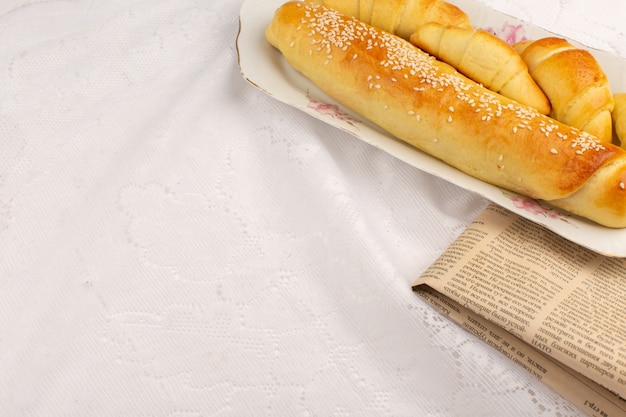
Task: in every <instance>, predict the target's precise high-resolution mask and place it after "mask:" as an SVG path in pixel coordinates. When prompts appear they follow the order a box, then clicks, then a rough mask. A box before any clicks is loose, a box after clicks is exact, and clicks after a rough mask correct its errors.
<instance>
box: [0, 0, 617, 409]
mask: <svg viewBox="0 0 626 417" xmlns="http://www.w3.org/2000/svg"><path fill="white" fill-rule="evenodd" d="M258 1H262V0H258ZM483 1H484V3H485V4H488V5H490V6H491V7H493V8H495V9H498V10H501V11H504V12H506V13H509V14H512V15H515V16H517V17H521V18H524V19H526V20H529V21H532V22H535V23H536V24H538V25H540V26H543V27H546V28H548V29H551V30H554V31H556V32H559V33H562V34H563V35H565V36H569V37H572V38H574V39H576V40H579V41H582V42H585V43H587V44H589V45H591V46H596V47H599V48H602V49H606V50H609V51H613V52H616V53H619V54H620V55H622V56H626V35H625V33H624V31H623V25H622V22H623V18H624V17H625V16H626V13H625V6H624V4H625V3H624V2H623V1H622V0H560V1H557V0H524V1H513V0H483ZM241 3H242V1H241V0H236V1H233V0H169V1H168V0H150V1H148V0H107V1H95V0H48V1H28V0H23V1H22V0H11V1H8V2H4V3H3V2H2V1H1V0H0V45H1V47H0V415H2V416H129V417H130V416H145V417H153V416H155V417H156V416H159V417H161V416H163V417H166V416H167V417H198V416H247V415H249V416H279V415H284V416H348V415H359V416H361V415H363V416H503V415H507V416H509V415H511V416H512V415H515V416H561V417H562V416H582V415H584V414H583V413H582V411H580V410H578V409H577V408H575V407H574V406H572V405H571V404H570V403H569V402H568V401H566V400H564V399H562V398H561V397H560V396H559V395H558V394H556V393H555V392H553V391H552V390H550V389H548V388H547V387H546V386H545V385H543V384H542V383H541V382H539V381H537V380H535V379H534V378H533V377H532V376H530V375H528V374H527V373H526V371H524V370H523V369H520V368H519V367H517V366H516V365H514V364H512V363H510V362H508V361H507V360H506V359H504V358H503V357H502V356H501V355H500V354H498V353H497V352H495V351H494V350H492V349H491V348H489V347H488V346H486V345H484V344H483V343H482V342H480V341H478V340H477V339H475V338H474V337H473V336H471V335H470V334H469V333H467V332H466V331H464V330H462V329H461V328H460V327H458V326H456V325H454V324H452V323H450V322H449V321H447V320H446V319H444V318H442V317H441V316H439V315H438V314H437V313H436V312H435V311H434V310H432V309H431V308H429V307H428V306H427V305H425V303H424V302H422V301H421V300H419V299H417V298H416V297H415V296H414V294H413V293H412V292H411V289H410V284H411V282H412V281H413V280H414V278H415V277H416V276H417V275H418V274H419V273H420V272H421V271H423V270H424V269H425V268H426V267H427V266H428V265H429V264H430V263H431V262H432V261H433V260H434V259H435V258H436V257H437V256H438V255H439V254H440V253H441V252H442V251H443V249H444V248H445V247H446V246H447V245H448V244H449V243H450V242H451V241H452V240H453V239H454V238H455V237H456V236H457V235H458V234H459V233H460V232H461V231H462V230H463V228H464V226H465V225H466V224H467V223H468V222H469V221H471V220H472V219H473V218H474V217H475V216H476V215H477V214H478V213H479V212H480V210H481V209H482V208H483V207H484V206H485V204H486V203H485V201H483V200H482V199H480V198H479V197H477V196H475V195H472V194H470V193H468V192H465V191H463V190H461V189H459V188H457V187H456V186H454V185H452V184H448V183H445V182H443V181H440V180H437V179H435V178H433V177H430V176H428V175H426V174H424V173H422V172H420V171H419V170H417V169H414V168H412V167H409V166H407V165H405V164H403V163H401V162H398V161H397V160H395V159H393V158H392V157H390V156H388V155H386V154H384V153H382V152H380V151H377V150H376V149H374V148H372V147H371V146H368V145H365V144H364V143H362V142H360V141H359V140H357V139H355V138H353V137H351V136H348V135H347V134H345V133H343V132H340V131H338V130H336V129H333V128H331V127H328V126H327V125H325V124H324V123H322V122H320V121H318V120H315V119H312V118H310V117H308V116H305V115H304V114H302V113H300V112H299V111H297V110H294V109H292V108H290V107H288V106H286V105H284V104H282V103H279V102H277V101H275V100H273V99H271V98H270V97H268V96H266V95H264V94H263V93H261V92H259V91H258V90H256V89H255V88H253V87H252V86H250V85H248V84H247V83H246V82H245V81H244V80H243V79H242V77H241V75H240V73H239V70H238V67H237V52H236V48H235V40H236V36H237V30H238V12H239V8H240V6H241Z"/></svg>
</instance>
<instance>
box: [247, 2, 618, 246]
mask: <svg viewBox="0 0 626 417" xmlns="http://www.w3.org/2000/svg"><path fill="white" fill-rule="evenodd" d="M285 1H286V0H263V1H259V0H247V1H246V2H245V3H244V4H243V6H242V8H241V11H240V16H239V17H240V32H239V36H238V38H237V49H238V53H239V67H240V70H241V73H242V75H243V77H244V78H245V79H246V80H247V81H248V82H249V83H251V84H252V85H254V86H255V87H257V88H259V89H261V90H262V91H264V92H265V93H267V94H268V95H270V96H271V97H273V98H275V99H277V100H280V101H283V102H285V103H287V104H289V105H291V106H293V107H295V108H298V109H300V110H302V111H303V112H305V113H308V114H309V115H311V116H313V117H316V118H318V119H320V120H322V121H324V122H326V123H328V124H330V125H333V126H335V127H337V128H339V129H342V130H344V131H346V132H349V133H350V134H352V135H354V136H356V137H357V138H359V139H361V140H363V141H365V142H367V143H369V144H371V145H372V146H375V147H377V148H379V149H381V150H383V151H385V152H388V153H389V154H391V155H393V156H395V157H396V158H398V159H400V160H402V161H404V162H406V163H408V164H410V165H412V166H414V167H416V168H418V169H420V170H422V171H425V172H428V173H430V174H432V175H434V176H437V177H439V178H442V179H445V180H447V181H449V182H451V183H453V184H457V185H459V186H460V187H463V188H464V189H467V190H469V191H472V192H475V193H477V194H479V195H481V196H483V197H485V198H486V199H488V200H490V201H492V202H494V203H496V204H498V205H500V206H502V207H504V208H506V209H509V210H511V211H513V212H515V213H517V214H519V215H520V216H522V217H525V218H527V219H529V220H531V221H533V222H535V223H538V224H541V225H543V226H545V227H546V228H548V229H549V230H552V231H553V232H555V233H557V234H559V235H561V236H563V237H564V238H566V239H568V240H570V241H573V242H575V243H577V244H579V245H581V246H583V247H586V248H588V249H591V250H593V251H595V252H598V253H601V254H603V255H606V256H614V257H626V229H610V228H606V227H603V226H599V225H597V224H595V223H593V222H590V221H587V220H585V219H582V218H579V217H577V216H573V215H571V214H569V213H566V212H563V211H562V210H558V209H555V208H552V207H550V206H548V205H546V204H544V203H541V202H537V201H535V200H533V199H529V198H527V197H523V196H520V195H518V194H515V193H512V192H510V191H506V190H503V189H501V188H498V187H495V186H492V185H490V184H487V183H484V182H482V181H480V180H477V179H475V178H473V177H471V176H469V175H466V174H464V173H462V172H460V171H458V170H456V169H455V168H452V167H450V166H449V165H447V164H445V163H443V162H441V161H439V160H438V159H436V158H433V157H431V156H429V155H427V154H425V153H423V152H421V151H419V150H417V149H415V148H413V147H411V146H410V145H407V144H405V143H403V142H401V141H399V140H398V139H396V138H394V137H393V136H391V135H390V134H388V133H386V132H385V131H383V130H382V129H380V128H378V127H376V126H375V125H373V124H372V123H370V122H368V121H366V120H364V119H363V118H361V117H360V116H358V115H356V114H354V113H353V112H351V111H350V110H348V109H346V108H344V107H342V106H341V105H338V104H337V103H336V102H335V101H334V100H332V99H331V98H330V97H328V96H327V95H326V94H324V93H323V92H322V91H321V90H319V89H318V88H317V87H316V86H315V85H314V84H313V83H311V82H310V81H309V80H308V79H306V78H305V77H304V76H302V75H301V74H300V73H298V72H296V71H295V70H294V69H293V68H291V66H289V64H287V63H286V62H285V60H284V59H283V58H282V55H281V54H280V53H279V52H278V51H277V50H275V49H274V48H273V47H272V46H270V45H269V44H268V42H267V41H266V40H265V35H264V32H265V28H266V27H267V25H268V24H269V22H270V21H271V19H272V17H273V15H274V11H275V10H276V9H277V8H278V7H279V6H280V5H281V4H283V3H284V2H285ZM452 2H453V3H454V4H456V5H457V6H459V7H461V8H462V9H463V10H464V11H465V12H466V13H467V14H468V15H469V16H470V18H471V20H472V23H473V25H474V26H476V27H481V28H485V29H486V28H490V29H492V30H493V31H494V32H496V33H497V34H498V35H499V36H501V37H505V36H507V37H509V40H510V39H511V37H513V38H515V39H517V40H521V39H522V37H526V38H529V39H536V38H539V37H544V36H554V34H552V33H549V32H547V31H545V30H543V29H541V28H538V27H535V26H532V25H530V24H528V23H525V22H522V21H520V20H518V19H516V18H514V17H511V16H507V15H505V14H502V13H499V12H496V11H494V10H492V9H489V8H486V7H484V6H482V5H480V4H478V3H475V2H474V1H473V0H452ZM572 43H573V44H575V45H578V46H582V45H579V44H576V42H572ZM585 49H587V50H589V51H590V52H592V53H593V54H594V55H595V57H596V58H597V59H598V61H599V62H600V64H601V65H602V66H603V68H604V70H605V72H606V73H607V75H608V77H609V79H610V80H611V86H612V87H613V89H614V90H615V91H626V60H624V59H623V58H620V57H617V56H615V55H612V54H609V53H605V52H602V51H596V50H593V49H591V48H587V47H585Z"/></svg>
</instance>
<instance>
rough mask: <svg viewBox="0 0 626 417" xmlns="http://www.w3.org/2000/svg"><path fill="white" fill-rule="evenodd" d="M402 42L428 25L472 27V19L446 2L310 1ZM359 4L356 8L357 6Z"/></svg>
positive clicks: (382, 0)
mask: <svg viewBox="0 0 626 417" xmlns="http://www.w3.org/2000/svg"><path fill="white" fill-rule="evenodd" d="M311 2H312V3H317V4H320V5H322V6H324V7H328V8H329V9H335V10H337V11H338V12H339V13H342V14H345V15H348V16H352V17H355V18H357V19H360V20H361V21H362V22H365V23H367V24H370V25H372V26H375V27H377V28H379V29H382V30H385V31H387V32H390V33H393V34H395V35H398V36H400V37H401V38H403V39H406V40H408V39H409V37H410V36H411V35H412V34H413V33H414V32H415V31H416V30H417V28H419V27H420V26H422V25H424V24H425V23H428V22H439V23H442V24H445V25H454V26H459V27H466V28H470V27H471V22H470V19H469V16H468V15H467V14H466V13H465V12H464V11H463V10H461V9H460V8H458V7H457V6H455V5H454V4H451V3H448V2H445V1H443V0H360V1H358V0H311ZM355 3H356V4H355Z"/></svg>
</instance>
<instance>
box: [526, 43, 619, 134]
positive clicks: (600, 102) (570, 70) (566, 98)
mask: <svg viewBox="0 0 626 417" xmlns="http://www.w3.org/2000/svg"><path fill="white" fill-rule="evenodd" d="M514 48H515V50H517V52H518V53H519V54H520V56H521V57H522V59H523V60H524V61H525V62H526V64H527V65H528V69H529V71H530V74H531V75H532V77H533V78H534V79H535V80H536V81H537V84H539V86H540V87H541V88H542V89H543V91H544V92H545V93H546V95H547V96H548V98H549V99H550V103H551V105H552V113H551V116H552V117H554V118H555V119H557V120H559V121H561V122H563V123H565V124H568V125H571V126H574V127H576V128H578V129H582V130H584V131H586V132H589V133H591V134H592V135H594V136H596V137H597V138H598V139H600V140H601V141H602V142H605V143H610V142H611V141H612V126H611V111H612V110H613V97H612V93H611V88H610V86H609V80H608V78H607V76H606V74H605V73H604V71H603V70H602V68H601V67H600V64H599V63H598V62H597V61H596V59H595V58H594V57H593V55H591V53H589V51H586V50H584V49H578V48H576V47H574V46H573V45H571V44H570V43H569V42H568V41H567V40H565V39H561V38H556V37H547V38H542V39H538V40H536V41H525V42H523V43H521V44H518V45H515V46H514Z"/></svg>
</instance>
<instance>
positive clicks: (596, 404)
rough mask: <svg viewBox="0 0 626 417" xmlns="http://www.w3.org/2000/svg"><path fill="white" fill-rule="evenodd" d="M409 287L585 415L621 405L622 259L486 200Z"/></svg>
mask: <svg viewBox="0 0 626 417" xmlns="http://www.w3.org/2000/svg"><path fill="white" fill-rule="evenodd" d="M413 289H414V291H415V292H416V294H418V295H419V296H421V297H423V298H424V299H426V300H427V301H428V302H429V303H430V304H431V305H433V306H434V307H436V308H437V309H439V310H440V311H441V312H442V313H443V314H445V315H447V316H448V317H449V318H451V319H452V320H454V321H456V322H457V323H459V324H460V325H461V326H463V327H464V328H465V329H467V330H468V331H469V332H470V333H472V334H474V335H475V336H477V337H478V338H480V339H482V340H483V341H485V342H486V343H488V344H489V345H491V346H493V347H494V348H495V349H497V350H498V351H500V352H501V353H502V354H504V355H505V356H507V357H508V358H510V359H511V360H513V361H515V362H516V363H517V364H519V365H520V366H522V367H524V368H526V369H527V370H528V371H529V372H531V373H532V374H534V375H535V376H537V377H538V378H540V379H541V380H542V381H544V382H545V383H546V384H547V385H549V386H551V387H552V388H553V389H555V390H556V391H558V392H560V393H561V394H562V395H563V396H564V397H566V398H568V399H569V400H570V401H572V402H573V403H574V404H576V405H578V406H579V407H580V408H581V409H583V410H585V411H586V412H587V413H588V414H589V415H591V416H594V417H596V416H597V417H607V416H608V417H617V416H624V415H626V259H624V258H612V257H605V256H603V255H600V254H598V253H596V252H593V251H590V250H588V249H585V248H583V247H581V246H579V245H576V244H575V243H572V242H570V241H568V240H566V239H564V238H562V237H560V236H558V235H556V234H554V233H553V232H551V231H549V230H547V229H545V228H543V227H542V226H540V225H537V224H535V223H533V222H530V221H528V220H526V219H524V218H522V217H520V216H518V215H516V214H514V213H512V212H510V211H508V210H506V209H503V208H501V207H499V206H497V205H495V204H491V205H489V206H488V207H487V208H486V210H485V211H484V212H483V213H482V214H481V215H480V216H479V217H478V218H477V219H476V220H475V221H474V222H473V223H472V224H471V225H470V226H469V227H468V228H467V229H466V230H465V231H464V232H463V233H462V234H461V235H460V236H459V238H458V239H457V240H456V241H455V242H454V243H453V244H452V245H451V246H450V247H449V248H448V249H447V250H446V251H445V252H444V253H443V254H442V255H441V257H440V258H439V259H438V260H437V261H436V262H434V263H433V265H431V266H430V267H429V268H428V269H427V270H426V271H425V272H424V273H423V274H422V275H421V276H420V277H419V278H418V279H417V280H416V281H415V283H414V284H413Z"/></svg>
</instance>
